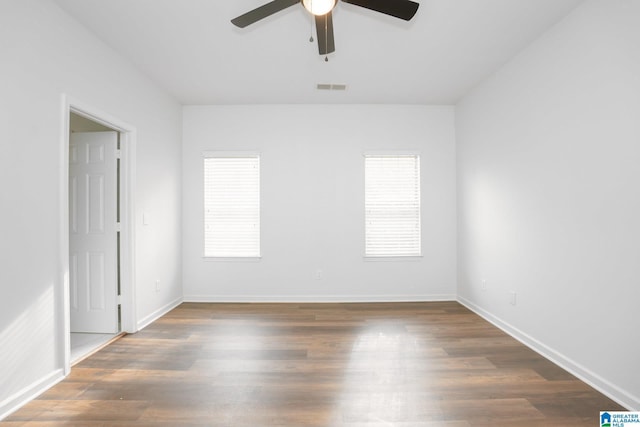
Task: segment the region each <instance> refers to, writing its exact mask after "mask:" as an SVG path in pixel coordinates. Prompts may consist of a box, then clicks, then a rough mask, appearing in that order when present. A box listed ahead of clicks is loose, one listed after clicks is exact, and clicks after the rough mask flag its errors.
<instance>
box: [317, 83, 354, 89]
mask: <svg viewBox="0 0 640 427" xmlns="http://www.w3.org/2000/svg"><path fill="white" fill-rule="evenodd" d="M316 88H317V89H318V90H347V85H335V84H328V83H318V85H317V86H316Z"/></svg>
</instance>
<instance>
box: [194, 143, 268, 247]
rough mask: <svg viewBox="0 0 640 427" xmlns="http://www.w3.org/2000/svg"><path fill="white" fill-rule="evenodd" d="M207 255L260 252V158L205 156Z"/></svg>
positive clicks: (205, 242)
mask: <svg viewBox="0 0 640 427" xmlns="http://www.w3.org/2000/svg"><path fill="white" fill-rule="evenodd" d="M204 256H205V257H259V256H260V158H259V157H258V156H257V155H252V156H244V157H215V156H211V157H205V159H204Z"/></svg>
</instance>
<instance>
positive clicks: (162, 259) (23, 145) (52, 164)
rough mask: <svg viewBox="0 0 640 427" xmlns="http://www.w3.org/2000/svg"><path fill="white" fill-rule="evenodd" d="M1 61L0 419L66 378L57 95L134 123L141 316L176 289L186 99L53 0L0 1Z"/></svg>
mask: <svg viewBox="0 0 640 427" xmlns="http://www.w3.org/2000/svg"><path fill="white" fill-rule="evenodd" d="M0 61H1V62H0V130H1V133H0V135H1V136H0V141H1V148H2V151H1V152H2V154H1V156H0V206H1V207H2V208H1V209H0V236H1V237H0V260H1V263H2V267H1V268H0V418H1V417H2V416H3V415H4V414H6V413H7V411H9V410H11V409H13V408H15V405H16V404H19V403H20V402H21V401H22V400H23V399H25V398H28V397H30V396H31V395H32V394H33V393H34V392H37V391H38V390H40V389H41V387H43V386H46V385H48V384H50V383H52V382H54V381H56V380H57V379H59V378H60V376H61V375H62V368H63V360H62V354H63V344H62V343H63V335H62V331H63V321H64V319H63V312H62V292H63V283H62V273H63V272H62V263H61V260H62V258H63V255H62V254H61V253H60V246H61V232H60V223H61V221H62V218H61V212H62V211H63V207H62V206H61V200H62V194H61V188H60V183H61V182H63V180H65V179H66V177H63V176H62V173H63V172H62V171H63V164H62V159H61V154H60V152H61V146H62V145H61V144H62V138H63V135H62V129H63V123H62V117H63V114H62V110H63V107H62V101H61V99H62V93H66V94H67V95H69V96H71V97H73V98H74V99H76V100H79V101H81V102H82V103H84V104H86V105H89V106H91V107H92V108H95V109H97V110H99V111H103V112H105V113H106V114H109V115H110V116H112V117H116V118H118V119H119V120H121V121H123V122H126V123H129V124H131V125H133V126H135V127H136V129H137V135H138V139H137V187H136V188H137V191H136V194H135V197H136V199H137V207H138V210H137V211H136V218H135V220H136V224H137V230H138V232H137V235H136V244H137V251H136V261H137V267H138V269H137V271H136V272H135V277H136V279H137V283H136V284H137V303H138V304H137V313H138V316H139V319H144V318H147V317H149V316H152V315H153V313H157V312H158V310H159V309H161V308H162V307H165V306H167V305H169V304H171V303H172V302H175V301H179V299H180V298H181V283H180V279H181V268H180V262H181V261H180V249H181V232H180V224H181V221H180V219H181V218H180V191H181V190H180V179H181V177H180V167H181V165H180V156H181V151H180V139H181V108H180V106H179V105H178V104H177V103H176V102H174V101H173V100H172V99H171V98H169V97H168V96H166V95H165V94H164V93H163V92H161V91H160V90H158V89H157V88H156V86H154V85H153V84H152V83H151V82H150V81H149V80H148V79H147V78H146V77H144V76H142V75H141V74H139V73H138V72H137V71H135V70H134V69H133V67H131V66H130V65H128V63H126V62H124V61H123V60H122V59H121V58H120V57H119V56H118V55H117V54H115V53H114V52H113V51H112V50H111V49H109V48H108V47H106V46H105V45H104V44H103V43H101V42H100V41H99V40H97V39H96V38H95V37H94V36H93V35H91V34H90V33H89V32H87V31H86V30H85V29H84V28H83V27H81V26H80V25H79V24H77V23H76V22H75V21H74V20H72V19H71V18H70V17H69V16H68V15H67V14H65V13H64V12H63V11H61V10H60V9H59V8H58V7H57V6H55V5H54V3H53V2H51V1H47V0H20V1H2V2H0ZM142 210H148V211H149V212H150V213H151V214H152V218H153V221H152V223H151V224H150V225H149V226H146V227H143V226H142V225H141V224H140V223H141V217H142ZM155 279H160V280H161V291H160V292H158V293H156V292H155V286H154V282H155Z"/></svg>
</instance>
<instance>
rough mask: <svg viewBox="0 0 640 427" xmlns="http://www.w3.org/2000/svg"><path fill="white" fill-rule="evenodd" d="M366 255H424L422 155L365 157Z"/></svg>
mask: <svg viewBox="0 0 640 427" xmlns="http://www.w3.org/2000/svg"><path fill="white" fill-rule="evenodd" d="M364 170H365V179H364V181H365V202H364V203H365V256H368V257H395V256H420V255H421V247H420V156H418V155H366V156H365V166H364Z"/></svg>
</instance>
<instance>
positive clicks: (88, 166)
mask: <svg viewBox="0 0 640 427" xmlns="http://www.w3.org/2000/svg"><path fill="white" fill-rule="evenodd" d="M117 143H118V133H117V132H88V133H81V132H78V133H72V134H71V136H70V143H69V296H70V299H71V300H70V309H71V310H70V311H71V332H93V333H117V332H118V329H119V326H118V258H117V257H118V255H117V248H118V246H117V223H116V222H117V197H118V188H117V163H116V150H117Z"/></svg>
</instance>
